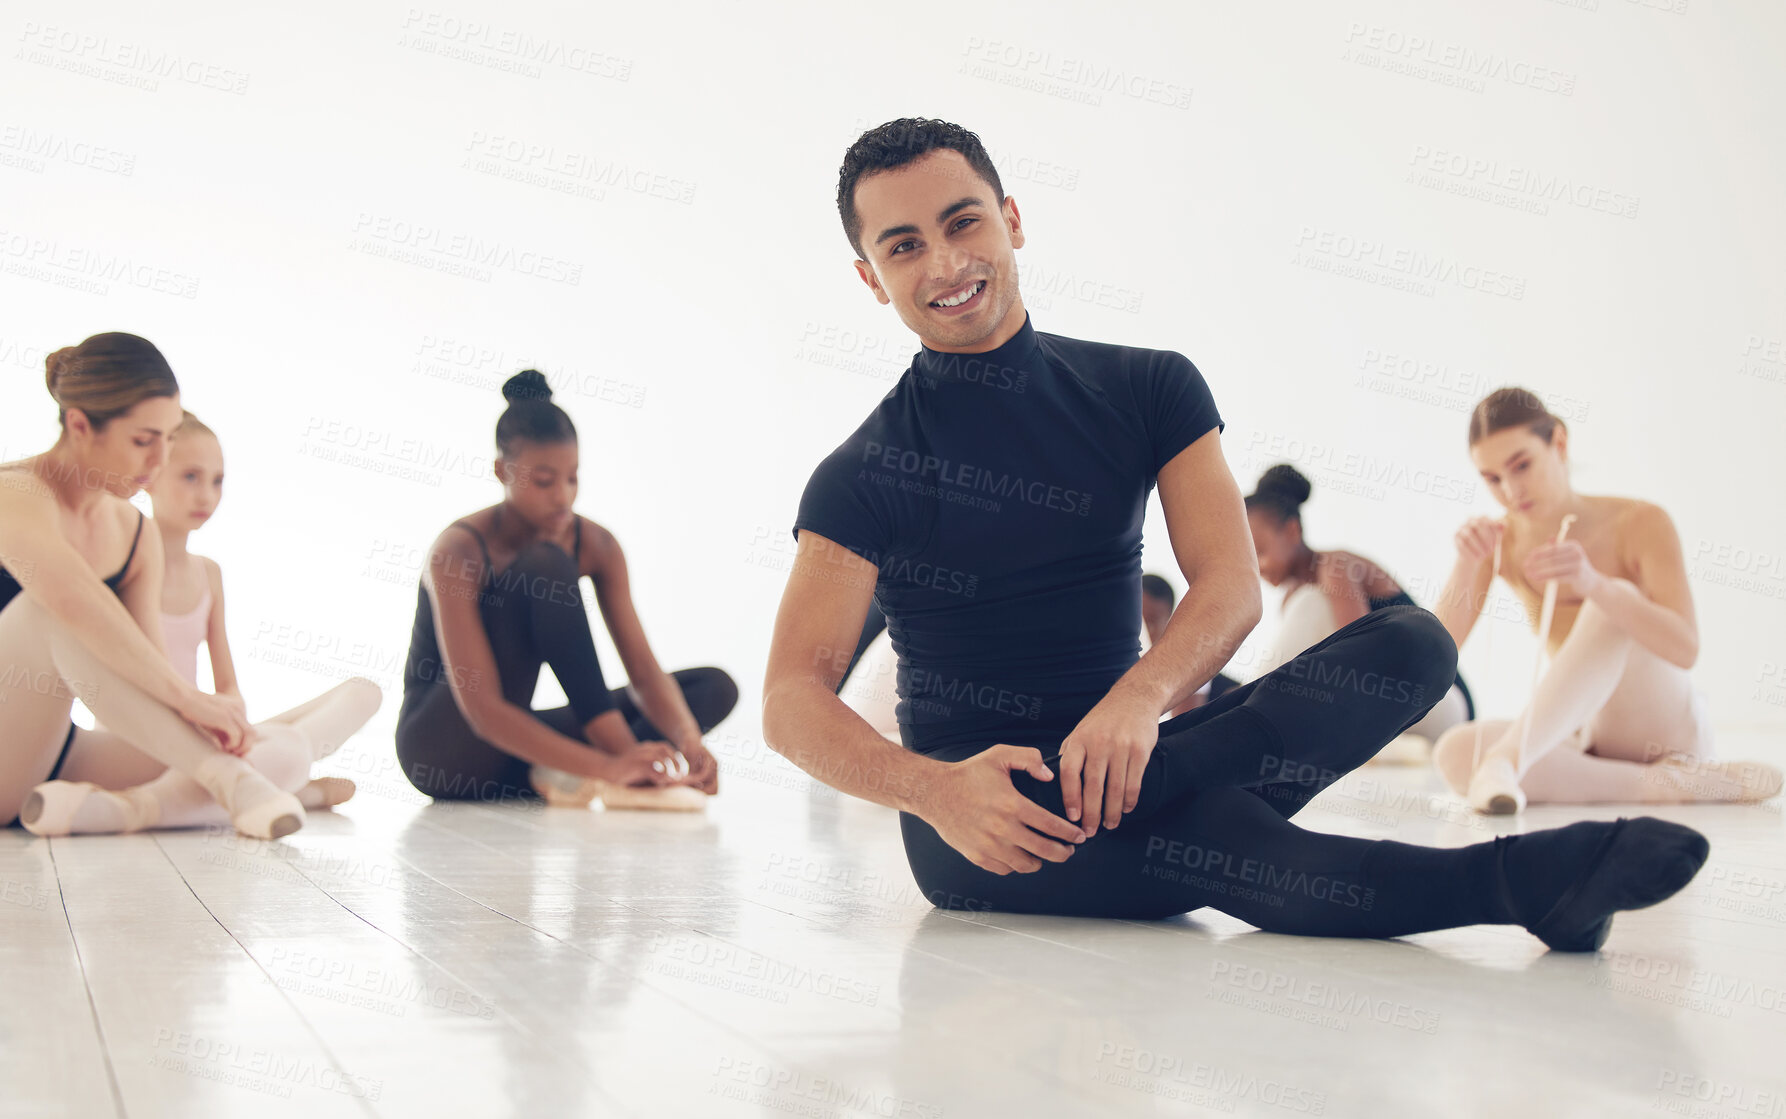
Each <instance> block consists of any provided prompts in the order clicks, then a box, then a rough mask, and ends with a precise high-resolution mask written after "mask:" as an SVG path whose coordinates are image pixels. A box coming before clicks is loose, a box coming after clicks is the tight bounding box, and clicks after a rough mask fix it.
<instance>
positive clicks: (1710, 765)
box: [1656, 757, 1783, 804]
mask: <svg viewBox="0 0 1786 1119" xmlns="http://www.w3.org/2000/svg"><path fill="white" fill-rule="evenodd" d="M1656 764H1657V765H1658V766H1663V767H1666V768H1665V769H1664V770H1663V774H1664V775H1665V776H1666V777H1668V778H1669V779H1670V780H1669V785H1670V786H1671V787H1672V789H1673V791H1676V792H1678V793H1680V794H1681V795H1682V798H1683V799H1684V800H1686V801H1689V802H1690V801H1722V802H1724V803H1734V804H1756V803H1759V802H1761V801H1764V800H1766V799H1768V798H1769V797H1771V796H1775V795H1777V794H1778V793H1779V791H1780V786H1781V784H1782V780H1783V778H1782V774H1781V773H1780V771H1779V770H1778V769H1777V768H1775V767H1774V766H1771V765H1768V764H1767V763H1766V762H1706V761H1699V760H1698V759H1695V758H1683V757H1667V758H1663V759H1662V760H1661V761H1660V762H1657V763H1656Z"/></svg>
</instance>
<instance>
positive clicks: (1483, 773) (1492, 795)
mask: <svg viewBox="0 0 1786 1119" xmlns="http://www.w3.org/2000/svg"><path fill="white" fill-rule="evenodd" d="M1464 799H1465V800H1467V801H1469V802H1470V807H1471V808H1474V809H1475V810H1476V811H1478V812H1481V813H1483V814H1484V815H1487V816H1511V815H1514V814H1516V813H1519V812H1523V811H1525V807H1526V794H1525V790H1524V789H1521V788H1520V787H1519V774H1518V773H1517V772H1515V771H1514V769H1513V763H1512V762H1510V761H1508V760H1507V759H1506V758H1504V757H1501V756H1500V755H1498V754H1491V755H1490V756H1488V757H1487V758H1484V759H1483V761H1482V765H1481V766H1480V767H1479V768H1478V769H1477V770H1476V773H1475V775H1474V776H1473V777H1471V778H1470V788H1469V790H1468V791H1467V792H1465V793H1464Z"/></svg>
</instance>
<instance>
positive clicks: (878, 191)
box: [855, 148, 1024, 353]
mask: <svg viewBox="0 0 1786 1119" xmlns="http://www.w3.org/2000/svg"><path fill="white" fill-rule="evenodd" d="M855 204H856V212H857V214H858V215H859V216H860V218H861V223H862V238H861V239H862V251H863V254H864V256H865V257H866V259H865V260H859V261H857V262H856V271H857V272H858V273H860V274H861V276H862V280H863V282H864V283H866V284H867V285H868V286H869V288H870V289H872V290H873V291H874V296H875V298H876V299H878V300H880V301H881V302H882V303H891V304H892V305H893V309H894V310H895V311H897V312H899V317H900V318H901V319H902V320H903V321H904V322H905V325H906V326H908V327H910V328H911V329H912V331H913V332H914V333H915V334H917V335H918V337H919V338H921V339H922V340H923V341H924V344H925V345H927V346H929V347H930V348H931V349H933V350H944V351H954V352H960V353H975V352H979V351H982V350H989V349H992V348H994V347H996V346H998V345H1001V344H1003V343H1004V342H1005V341H1007V340H1008V339H1009V338H1010V337H1011V335H1013V334H1015V333H1016V332H1017V330H1018V328H1019V327H1021V326H1022V325H1023V319H1024V310H1023V302H1022V300H1021V299H1020V298H1019V297H1018V293H1017V256H1016V250H1017V249H1019V248H1021V247H1022V246H1023V228H1022V224H1021V219H1020V218H1019V217H1018V214H1017V203H1016V202H1015V201H1014V200H1013V199H1011V198H1009V197H1007V198H1006V199H1005V200H1004V204H1003V205H1002V206H1001V205H1000V204H999V203H998V202H997V200H996V195H995V192H994V191H993V188H992V184H990V183H988V182H987V181H986V180H985V179H983V178H981V177H980V176H979V175H978V174H977V173H975V171H974V170H973V168H972V167H971V166H969V164H968V162H967V160H966V159H965V158H964V157H963V156H962V155H961V153H960V152H957V151H954V150H951V149H948V148H938V149H936V150H934V151H930V152H926V153H925V154H924V155H921V156H919V157H918V158H917V159H915V160H913V161H912V162H910V163H907V164H905V165H904V166H902V167H897V168H894V169H893V170H890V171H878V172H876V173H874V174H872V175H867V176H864V177H863V178H862V180H861V181H860V182H858V183H857V184H856V193H855Z"/></svg>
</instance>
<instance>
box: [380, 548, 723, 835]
mask: <svg viewBox="0 0 1786 1119" xmlns="http://www.w3.org/2000/svg"><path fill="white" fill-rule="evenodd" d="M454 524H456V525H458V526H459V527H460V528H463V529H465V530H466V531H467V532H469V533H471V534H472V535H473V536H474V537H476V538H477V542H478V548H479V549H480V550H481V551H482V552H483V555H484V579H483V583H482V585H481V586H480V588H479V593H478V614H479V617H480V618H481V620H482V622H483V626H484V634H485V636H486V637H487V638H488V639H489V642H490V653H491V655H492V657H493V658H494V659H495V661H496V671H497V675H498V676H499V677H500V679H499V681H498V684H499V686H500V688H501V691H502V695H503V698H504V699H506V700H507V701H508V702H510V703H513V704H514V705H516V706H517V707H522V708H526V709H528V710H532V708H533V692H534V688H535V686H536V685H537V684H538V682H539V673H540V668H541V666H542V664H548V665H551V667H552V675H554V676H555V677H557V678H558V683H559V686H560V687H562V688H563V689H564V694H565V698H566V699H568V700H569V701H570V702H569V705H568V706H565V707H554V708H550V709H548V710H544V711H533V715H534V717H535V718H537V719H539V720H540V721H541V722H542V723H545V724H546V725H547V726H549V727H551V728H552V729H553V730H555V731H557V732H558V733H560V734H562V735H565V736H566V737H569V738H578V737H580V736H581V734H582V732H583V728H584V727H585V726H586V725H587V724H588V723H589V721H590V720H591V719H593V718H595V717H596V716H597V715H600V714H602V713H603V712H605V711H608V710H610V709H618V710H619V711H620V714H621V716H622V717H623V718H624V719H625V720H626V721H627V725H628V727H629V728H630V729H631V731H632V734H633V737H634V738H637V739H639V740H641V741H644V740H647V739H661V738H663V737H664V735H663V732H662V731H660V730H658V729H657V728H656V727H655V726H653V725H652V724H651V721H650V720H649V719H647V718H646V717H645V716H644V714H643V713H642V712H641V711H640V710H639V708H638V706H637V704H635V703H634V702H633V699H632V697H631V696H630V695H629V694H628V689H627V688H625V687H619V688H614V689H611V690H610V689H609V688H608V687H607V684H606V682H605V681H604V679H603V677H602V670H601V664H600V663H599V661H598V660H597V659H596V654H595V638H594V636H593V634H592V633H591V632H590V628H589V616H588V613H587V612H586V611H585V609H584V606H583V597H582V593H581V591H580V590H579V586H580V583H581V575H580V573H579V559H578V557H579V556H580V555H581V551H582V533H581V531H579V532H578V533H577V538H576V542H575V543H574V544H572V546H571V553H570V554H566V552H565V551H564V549H563V548H560V547H559V546H558V545H557V544H554V543H551V542H549V541H537V542H535V543H534V544H532V545H530V546H528V547H526V548H523V549H522V550H521V553H520V554H519V555H517V556H516V557H515V559H514V561H513V562H512V563H510V564H509V566H508V567H506V568H504V569H503V571H502V572H501V573H497V571H496V568H495V566H494V565H493V564H491V562H490V551H489V548H488V547H486V546H485V544H484V537H483V534H482V533H480V532H478V530H477V529H475V528H473V527H472V526H471V525H469V524H466V523H465V522H463V521H455V522H454ZM460 671H463V670H460ZM670 676H671V678H672V679H673V680H675V682H676V685H677V686H678V687H679V688H680V689H681V690H682V694H683V698H684V699H685V700H686V701H687V703H688V708H689V711H690V713H692V714H693V715H694V717H695V721H696V722H697V723H699V724H700V727H701V732H702V733H703V734H704V733H706V732H707V731H709V730H712V729H713V728H714V727H715V726H717V725H718V724H719V722H720V720H722V719H724V718H725V717H726V715H727V714H729V713H730V712H731V710H732V708H733V706H735V705H736V704H737V702H738V685H737V684H736V683H734V682H733V680H732V678H731V677H730V676H729V675H727V674H726V673H725V672H724V671H723V670H722V669H718V668H712V667H704V668H689V669H682V670H679V671H676V672H672V673H671V674H670ZM447 683H448V682H447V680H446V677H445V670H444V668H443V667H442V662H441V658H440V643H439V641H438V640H437V639H436V635H435V632H434V613H433V610H432V609H431V606H430V602H429V598H428V590H427V587H426V586H422V585H418V586H417V587H416V614H415V622H414V624H413V625H412V626H411V629H410V639H409V657H408V659H407V660H406V661H405V662H404V667H403V704H402V707H401V708H400V709H399V710H398V712H397V733H396V748H397V760H398V763H399V765H400V766H401V768H402V770H403V775H404V776H405V777H406V778H408V780H409V782H410V784H412V785H414V786H415V787H416V788H417V789H418V790H420V791H421V792H424V793H426V794H428V795H429V796H431V797H434V798H436V799H438V800H479V801H484V802H486V803H496V802H502V801H506V800H513V799H531V798H533V797H534V795H535V794H534V791H533V788H532V785H531V784H530V782H529V780H528V770H529V768H530V767H529V765H528V763H527V762H526V761H524V760H522V759H521V758H518V757H516V756H515V755H513V754H510V753H508V752H507V751H505V750H503V749H501V748H500V747H498V746H496V745H495V744H494V743H491V742H488V741H486V740H485V739H483V738H482V737H480V736H479V735H478V734H477V732H476V731H474V730H473V729H472V728H471V726H470V724H469V723H467V722H466V720H465V715H464V713H463V712H462V711H460V710H459V706H458V704H457V703H456V702H455V701H454V698H453V692H452V688H451V687H449V686H447ZM480 683H481V682H480V681H475V680H464V681H461V686H462V687H474V688H475V687H478V686H480ZM484 686H488V685H484Z"/></svg>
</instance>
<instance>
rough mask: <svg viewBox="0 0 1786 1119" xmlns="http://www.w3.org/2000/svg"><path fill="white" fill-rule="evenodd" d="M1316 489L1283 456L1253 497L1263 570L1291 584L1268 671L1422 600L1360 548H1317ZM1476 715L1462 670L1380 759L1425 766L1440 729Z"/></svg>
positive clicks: (1250, 510)
mask: <svg viewBox="0 0 1786 1119" xmlns="http://www.w3.org/2000/svg"><path fill="white" fill-rule="evenodd" d="M1313 492H1314V487H1313V486H1312V485H1311V484H1310V483H1309V480H1308V479H1307V478H1305V477H1303V475H1302V472H1301V471H1299V470H1297V469H1296V468H1295V467H1294V466H1291V465H1290V464H1289V463H1282V462H1281V463H1278V464H1277V465H1275V466H1272V467H1270V468H1269V469H1267V470H1266V471H1265V473H1264V474H1262V475H1261V476H1260V477H1259V483H1258V485H1257V486H1255V487H1254V489H1253V492H1252V493H1250V494H1248V495H1247V498H1246V511H1247V523H1248V524H1249V525H1250V526H1251V528H1252V531H1253V549H1254V551H1255V552H1257V553H1258V556H1259V576H1260V577H1261V578H1263V579H1264V580H1265V581H1266V582H1267V583H1270V584H1271V585H1272V586H1274V587H1283V588H1284V598H1283V624H1282V626H1281V628H1280V629H1279V631H1278V639H1277V644H1276V647H1275V648H1274V649H1273V650H1272V651H1271V652H1270V653H1269V654H1268V655H1267V657H1266V663H1264V664H1262V665H1260V667H1259V672H1260V674H1263V673H1266V672H1270V671H1271V670H1272V669H1274V668H1276V667H1278V666H1279V665H1281V664H1284V663H1286V662H1287V661H1289V660H1290V659H1291V658H1292V657H1294V656H1295V655H1296V654H1297V653H1299V652H1301V651H1302V650H1304V649H1307V648H1309V647H1310V646H1312V645H1314V644H1315V643H1316V642H1318V641H1321V640H1323V639H1325V638H1326V637H1327V636H1328V635H1329V634H1333V633H1337V632H1339V631H1340V630H1341V629H1343V628H1345V627H1346V626H1348V625H1350V624H1352V623H1353V622H1355V621H1357V620H1358V619H1359V618H1362V617H1364V616H1365V615H1366V614H1368V613H1370V612H1371V611H1373V610H1381V609H1383V608H1384V607H1386V606H1399V605H1409V606H1414V605H1418V604H1417V603H1416V602H1415V601H1414V598H1413V596H1412V595H1410V594H1409V593H1408V592H1407V591H1406V590H1404V589H1402V586H1401V584H1399V583H1397V582H1396V581H1395V579H1394V578H1393V577H1392V576H1391V575H1390V574H1389V573H1388V572H1387V571H1385V570H1383V568H1382V567H1380V566H1379V565H1378V564H1376V563H1374V562H1372V561H1371V560H1368V559H1366V558H1365V557H1363V556H1361V555H1359V554H1357V553H1356V552H1348V551H1342V550H1338V549H1329V550H1327V551H1316V550H1315V549H1313V548H1311V547H1309V545H1308V542H1307V541H1306V540H1304V539H1303V535H1302V505H1303V503H1304V502H1306V501H1307V500H1308V499H1309V495H1310V494H1311V493H1313ZM1475 713H1476V712H1475V707H1474V705H1473V704H1472V702H1471V699H1470V689H1469V686H1468V685H1466V684H1465V683H1464V678H1463V674H1462V673H1459V674H1458V675H1457V677H1456V678H1455V679H1454V680H1453V681H1452V684H1451V687H1450V689H1449V690H1447V691H1446V693H1445V695H1444V696H1443V697H1442V698H1441V699H1440V700H1439V702H1438V703H1436V704H1434V705H1433V708H1432V710H1430V711H1428V712H1427V713H1426V715H1425V716H1423V717H1422V718H1421V719H1420V721H1419V722H1417V723H1415V724H1414V725H1413V726H1411V727H1409V728H1408V729H1407V730H1406V731H1404V732H1402V734H1401V735H1399V736H1398V737H1396V738H1393V739H1391V740H1390V741H1389V742H1388V743H1387V744H1386V745H1385V746H1384V747H1383V749H1382V750H1381V751H1379V752H1378V753H1377V756H1376V758H1375V759H1373V760H1375V761H1379V762H1410V763H1421V764H1423V763H1425V762H1426V760H1427V758H1428V757H1429V756H1430V751H1431V749H1432V746H1433V743H1434V742H1436V741H1437V740H1438V738H1439V736H1440V735H1442V734H1444V733H1445V732H1446V731H1447V730H1449V729H1451V728H1452V727H1454V726H1456V725H1457V724H1459V723H1461V722H1464V721H1465V720H1467V719H1471V718H1473V717H1474V716H1475Z"/></svg>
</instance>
